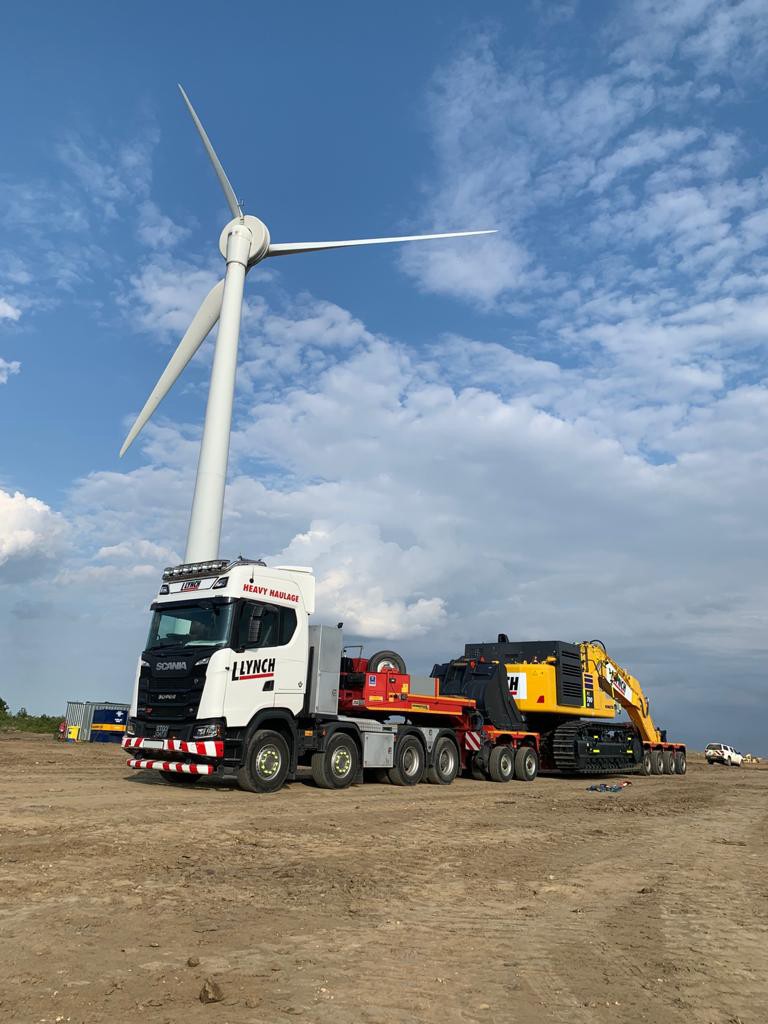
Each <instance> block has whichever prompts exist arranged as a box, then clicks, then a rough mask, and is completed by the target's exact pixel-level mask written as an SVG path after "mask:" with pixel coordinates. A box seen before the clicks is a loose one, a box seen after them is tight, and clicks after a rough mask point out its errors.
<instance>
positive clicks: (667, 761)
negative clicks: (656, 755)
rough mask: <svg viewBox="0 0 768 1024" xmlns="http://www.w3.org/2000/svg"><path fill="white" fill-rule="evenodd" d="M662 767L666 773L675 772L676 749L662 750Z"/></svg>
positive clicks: (672, 773)
mask: <svg viewBox="0 0 768 1024" xmlns="http://www.w3.org/2000/svg"><path fill="white" fill-rule="evenodd" d="M661 767H662V771H663V772H664V774H665V775H674V774H675V752H674V750H662V752H661Z"/></svg>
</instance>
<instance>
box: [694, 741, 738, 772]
mask: <svg viewBox="0 0 768 1024" xmlns="http://www.w3.org/2000/svg"><path fill="white" fill-rule="evenodd" d="M704 756H705V757H706V759H707V764H726V765H728V766H729V767H730V766H731V765H736V767H737V768H740V767H741V762H742V761H743V760H744V757H743V755H742V754H740V753H739V752H738V750H734V749H733V747H729V746H728V744H727V743H708V744H707V747H706V750H705V751H704Z"/></svg>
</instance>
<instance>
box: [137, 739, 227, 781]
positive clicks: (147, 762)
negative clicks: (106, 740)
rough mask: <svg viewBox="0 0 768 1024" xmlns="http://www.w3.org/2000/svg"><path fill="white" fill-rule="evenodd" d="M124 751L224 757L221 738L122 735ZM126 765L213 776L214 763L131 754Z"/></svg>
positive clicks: (211, 757) (182, 773) (213, 757)
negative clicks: (156, 758) (170, 738)
mask: <svg viewBox="0 0 768 1024" xmlns="http://www.w3.org/2000/svg"><path fill="white" fill-rule="evenodd" d="M121 744H122V747H123V749H124V750H129V751H136V752H139V753H146V754H154V753H158V754H161V753H162V754H166V753H167V754H170V753H173V754H186V755H190V754H191V755H193V756H195V757H204V758H209V759H217V760H220V759H221V758H222V757H223V756H224V740H153V739H148V738H146V737H144V736H123V738H122V740H121ZM128 767H129V768H148V769H151V770H153V771H159V772H178V773H179V774H180V775H213V773H214V772H215V771H216V766H215V765H213V764H206V763H200V762H197V761H187V760H185V761H175V760H174V761H161V760H155V759H154V758H144V757H132V758H130V760H129V761H128Z"/></svg>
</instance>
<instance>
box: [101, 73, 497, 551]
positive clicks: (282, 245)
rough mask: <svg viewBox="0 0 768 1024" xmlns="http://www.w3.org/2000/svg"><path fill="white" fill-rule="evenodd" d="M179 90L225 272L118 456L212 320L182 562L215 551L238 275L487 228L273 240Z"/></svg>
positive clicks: (238, 311)
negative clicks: (281, 259) (218, 194)
mask: <svg viewBox="0 0 768 1024" xmlns="http://www.w3.org/2000/svg"><path fill="white" fill-rule="evenodd" d="M179 91H180V92H181V95H182V97H183V99H184V102H185V103H186V105H187V109H188V110H189V113H190V116H191V117H192V120H193V122H194V124H195V127H196V128H197V131H198V134H199V135H200V138H201V139H202V142H203V146H204V147H205V151H206V153H207V154H208V157H209V159H210V161H211V163H212V164H213V169H214V171H215V172H216V176H217V177H218V179H219V184H220V185H221V187H222V190H223V191H224V195H225V197H226V200H227V205H228V206H229V209H230V212H231V213H232V220H231V221H230V222H229V223H228V224H227V225H226V227H225V228H224V230H223V231H222V232H221V236H220V238H219V250H220V252H221V255H222V256H223V257H224V259H225V260H226V264H227V270H226V273H225V275H224V279H223V280H222V281H219V282H218V284H215V285H214V286H213V288H212V289H211V290H210V292H209V293H208V294H207V295H206V297H205V298H204V299H203V301H202V303H201V305H200V308H199V309H198V311H197V312H196V313H195V315H194V317H193V318H192V323H191V324H190V325H189V327H188V328H187V331H186V333H185V335H184V337H183V338H182V339H181V341H180V342H179V346H178V348H177V349H176V351H175V352H174V353H173V355H172V356H171V358H170V360H169V362H168V365H167V366H166V368H165V369H164V370H163V372H162V374H161V375H160V379H159V380H158V382H157V384H156V385H155V387H154V389H153V391H152V393H151V394H150V396H149V398H148V399H147V401H146V403H145V405H144V408H143V409H142V410H141V412H140V413H139V416H138V418H137V420H136V422H135V423H134V424H133V426H132V427H131V429H130V431H129V433H128V436H127V437H126V439H125V442H124V444H123V447H122V448H121V449H120V455H121V457H122V456H123V455H124V454H125V452H126V451H127V449H128V448H129V446H130V445H131V444H132V442H133V441H134V440H135V438H136V436H137V435H138V433H139V431H140V430H141V429H142V427H143V426H144V424H145V423H146V422H147V420H148V419H149V418H150V416H151V415H152V413H153V412H154V411H155V409H156V408H157V406H158V405H159V404H160V402H161V401H162V400H163V398H165V396H166V395H167V394H168V392H169V391H170V389H171V387H172V386H173V384H174V383H175V382H176V380H177V378H178V377H179V374H180V373H181V372H182V370H183V369H184V367H185V366H186V365H187V363H188V362H189V361H190V359H191V358H192V356H193V355H194V354H195V352H197V350H198V349H199V348H200V346H201V345H202V343H203V342H204V341H205V339H206V338H207V337H208V335H209V334H210V332H211V331H212V330H213V327H214V326H215V324H216V322H217V321H219V333H218V337H217V338H216V348H215V351H214V356H213V368H212V370H211V383H210V389H209V392H208V405H207V407H206V410H205V425H204V427H203V438H202V441H201V444H200V459H199V461H198V464H197V479H196V481H195V494H194V498H193V499H192V512H191V515H190V520H189V532H188V534H187V551H186V556H185V562H203V561H209V560H212V559H215V558H217V557H218V554H219V539H220V536H221V520H222V515H223V511H224V489H225V484H226V480H227V462H228V459H229V437H230V429H231V426H232V404H233V401H234V395H235V375H236V371H237V346H238V342H239V338H240V318H241V315H242V308H243V290H244V287H245V275H246V274H247V273H248V271H249V270H251V269H252V268H253V267H255V266H256V264H257V263H260V262H261V261H262V260H265V259H268V258H269V257H271V256H291V255H293V254H295V253H301V252H316V251H318V250H320V249H343V248H346V247H347V246H352V245H381V244H384V243H388V242H416V241H424V240H426V239H431V238H460V237H463V236H465V235H491V234H494V233H495V232H494V231H448V232H443V233H441V234H436V235H403V236H401V237H397V238H354V239H350V240H348V241H338V242H277V243H275V242H273V241H272V239H271V238H270V234H269V231H268V230H267V226H266V224H264V222H263V221H261V220H259V218H258V217H252V216H250V215H247V214H245V213H243V208H242V206H241V204H240V202H239V200H238V199H237V196H236V195H235V192H234V190H233V188H232V186H231V184H230V183H229V178H228V177H227V175H226V173H225V172H224V168H223V167H222V166H221V161H220V160H219V158H218V156H217V155H216V152H215V150H214V148H213V146H212V145H211V140H210V139H209V138H208V135H207V133H206V131H205V128H203V125H202V123H201V121H200V118H199V117H198V116H197V114H196V112H195V109H194V107H193V106H192V104H191V103H190V101H189V97H188V96H187V94H186V93H185V92H184V90H183V89H182V87H181V85H179Z"/></svg>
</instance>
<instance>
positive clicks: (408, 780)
mask: <svg viewBox="0 0 768 1024" xmlns="http://www.w3.org/2000/svg"><path fill="white" fill-rule="evenodd" d="M387 774H388V775H389V781H390V782H391V783H392V785H393V786H417V785H418V784H419V783H420V782H421V780H422V779H423V778H424V747H422V745H421V743H420V742H419V740H417V739H416V737H415V736H413V735H410V736H404V737H403V738H402V739H401V740H400V742H399V743H398V744H397V746H396V747H395V763H394V765H393V766H392V767H391V768H390V769H389V771H388V772H387Z"/></svg>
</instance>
